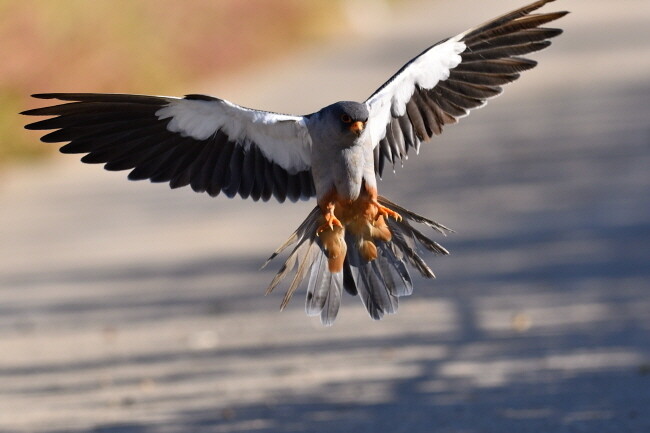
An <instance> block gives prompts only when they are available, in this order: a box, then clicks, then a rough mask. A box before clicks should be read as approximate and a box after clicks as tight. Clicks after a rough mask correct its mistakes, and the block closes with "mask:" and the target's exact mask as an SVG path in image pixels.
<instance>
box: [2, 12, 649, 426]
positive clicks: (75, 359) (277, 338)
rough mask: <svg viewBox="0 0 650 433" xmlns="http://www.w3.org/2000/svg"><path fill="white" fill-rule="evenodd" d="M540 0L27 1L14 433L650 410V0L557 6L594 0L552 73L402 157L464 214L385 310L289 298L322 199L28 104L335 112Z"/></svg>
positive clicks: (12, 34)
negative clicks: (409, 287) (302, 226)
mask: <svg viewBox="0 0 650 433" xmlns="http://www.w3.org/2000/svg"><path fill="white" fill-rule="evenodd" d="M524 3H525V1H522V0H499V1H496V0H490V1H481V2H477V1H470V0H455V1H453V2H451V1H443V0H435V1H434V0H432V1H423V0H393V1H370V0H365V1H364V0H355V1H345V2H344V1H331V0H330V1H327V2H326V1H312V2H301V1H297V0H293V1H289V0H281V1H263V0H251V1H247V2H238V1H234V0H232V1H230V0H222V1H207V0H206V1H203V0H201V1H191V2H189V1H187V2H175V1H167V0H162V1H161V0H158V1H153V0H152V1H148V0H139V1H122V0H111V1H108V0H94V1H92V2H90V1H81V0H80V1H75V0H62V1H57V2H46V1H39V0H33V1H32V0H24V1H21V2H14V1H10V0H0V52H1V53H3V59H2V62H0V353H1V354H2V355H1V356H0V432H1V433H5V432H7V433H8V432H12V433H13V432H47V433H63V432H73V433H89V432H111V433H116V432H120V433H122V432H124V433H154V432H155V433H158V432H240V431H252V432H263V433H275V432H331V431H336V432H352V431H354V432H355V433H360V432H376V431H390V432H406V431H409V432H430V431H438V432H477V433H478V432H482V433H483V432H502V431H516V432H539V431H552V432H577V431H590V432H595V431H597V432H628V431H629V432H644V431H650V411H649V410H648V408H649V407H650V193H649V192H650V170H649V169H648V168H649V167H650V123H649V120H650V109H649V108H648V101H649V100H650V82H649V80H648V77H650V37H649V36H650V34H649V33H648V30H647V23H648V22H650V5H648V4H647V1H645V0H626V1H625V2H618V3H617V4H616V5H614V4H612V2H610V1H606V0H590V1H589V2H587V1H576V0H563V1H562V0H560V1H558V2H556V3H553V4H550V5H548V6H546V8H545V10H547V11H550V10H559V9H568V10H571V11H572V14H571V15H569V16H567V17H565V18H563V19H562V20H561V21H559V22H557V23H553V24H554V25H555V26H557V27H561V28H563V29H565V34H564V35H562V36H561V37H559V38H558V39H556V40H554V44H553V46H552V47H551V48H550V49H548V50H547V51H544V52H541V53H536V54H534V55H532V56H531V57H533V58H535V59H536V60H539V62H540V64H539V66H538V67H537V68H536V69H534V70H532V71H530V72H528V73H526V74H524V75H523V77H522V78H521V80H519V81H518V82H516V83H515V84H513V85H511V86H509V87H508V88H507V89H506V92H505V93H504V95H502V96H500V97H499V98H498V99H495V100H493V101H491V102H490V103H489V104H488V107H487V108H485V109H482V110H478V111H476V112H474V113H473V114H472V115H471V116H469V117H468V118H466V119H463V120H462V121H461V122H460V124H459V125H455V126H451V127H449V128H447V130H446V132H445V133H444V134H443V135H442V136H441V137H438V138H436V139H434V140H433V141H432V142H431V143H428V144H427V145H426V146H423V148H422V150H421V152H420V155H419V156H418V157H412V158H410V159H409V160H408V161H407V162H406V163H405V167H404V168H400V167H397V168H396V174H395V175H393V174H392V173H386V174H385V175H384V179H383V180H382V182H381V183H380V191H381V193H382V194H383V195H385V196H387V197H389V198H391V199H393V200H394V201H396V202H398V203H400V204H402V205H404V206H406V207H408V208H412V209H414V210H415V211H417V212H419V213H422V214H424V215H428V216H430V217H432V218H434V219H436V220H438V221H440V222H441V223H443V224H445V225H447V226H450V227H452V228H453V229H455V230H456V233H455V234H453V235H450V236H448V237H447V238H443V239H437V240H438V241H440V242H441V243H442V244H443V245H445V246H446V247H447V248H448V249H449V250H450V251H451V253H452V254H451V255H450V256H448V257H442V258H436V257H432V256H429V257H427V260H428V262H429V263H430V264H431V266H432V268H433V269H434V271H435V272H436V274H437V275H438V279H437V280H435V281H433V282H431V281H423V280H421V279H416V282H415V285H416V288H415V293H414V294H413V295H412V296H411V297H409V298H404V299H402V301H401V303H400V312H399V314H397V315H394V316H390V317H387V318H385V319H384V320H382V321H380V322H374V321H372V320H371V319H370V318H369V317H368V316H367V314H366V312H365V310H364V309H363V307H362V305H361V303H360V302H359V300H358V299H357V298H352V297H349V296H345V297H344V302H343V307H342V311H341V312H340V315H339V319H338V320H337V322H336V324H335V325H334V326H333V327H332V328H323V327H321V326H320V324H319V323H318V320H317V319H312V318H308V317H306V316H305V315H304V312H303V306H302V300H301V299H300V298H301V296H300V294H298V295H297V296H295V297H294V300H293V301H292V303H291V304H290V306H289V307H288V308H287V310H285V311H283V312H279V311H278V308H279V304H280V301H281V298H282V294H281V293H274V294H272V295H270V296H266V297H264V296H263V292H264V289H265V288H266V286H267V285H268V282H269V281H270V280H271V278H272V276H273V274H274V272H275V271H277V268H278V267H279V265H280V264H279V263H275V264H272V265H271V266H270V267H269V269H265V270H263V271H258V269H259V266H260V265H261V264H262V263H263V262H264V260H265V259H266V257H268V255H269V254H270V253H271V252H272V251H273V250H274V249H275V248H276V247H277V246H278V245H279V244H280V243H282V242H283V241H284V240H285V239H286V237H287V236H288V235H289V234H290V233H291V232H292V231H293V230H294V229H295V227H296V226H297V225H298V224H299V223H300V222H301V221H302V220H303V219H304V217H305V216H306V214H307V213H308V212H309V210H310V209H311V207H312V206H313V203H305V202H301V203H296V204H290V203H286V204H282V205H280V204H277V203H271V202H270V203H253V202H248V201H244V200H241V199H233V200H228V199H226V198H224V197H218V198H216V199H211V198H210V197H208V196H207V195H200V194H196V193H193V192H192V191H191V190H189V189H188V188H185V189H180V190H173V191H172V190H169V188H168V187H167V186H166V185H160V184H150V183H148V182H128V181H127V180H126V173H109V172H105V171H103V170H102V169H101V167H100V166H87V165H83V164H80V163H79V162H78V158H77V157H75V156H70V155H60V154H58V153H57V152H56V148H53V147H52V145H46V144H42V143H40V142H39V141H38V134H37V133H33V131H26V130H24V129H23V125H24V124H25V123H26V122H27V121H28V119H25V118H22V117H21V116H19V115H18V114H17V113H18V112H19V111H23V110H25V109H29V108H34V107H36V106H38V103H39V101H35V100H31V99H30V98H29V95H30V94H32V93H38V92H65V91H71V92H83V91H89V92H130V93H144V94H168V95H179V96H180V95H183V94H187V93H208V94H212V95H215V96H219V97H222V98H225V99H228V100H231V101H233V102H236V103H238V104H241V105H244V106H250V107H255V108H261V109H267V110H272V111H278V112H289V113H309V112H313V111H315V110H318V109H319V108H320V107H322V106H324V105H326V104H329V103H331V102H334V101H336V100H342V99H346V100H358V101H362V100H365V98H367V96H369V95H370V94H371V93H372V92H373V91H374V90H375V89H376V88H377V87H379V85H381V84H382V83H383V82H384V81H385V80H386V79H388V77H390V76H391V75H392V74H393V73H394V72H395V71H397V70H398V69H399V68H400V67H401V66H402V65H403V64H404V63H405V62H407V61H408V60H409V59H410V58H412V57H413V56H415V55H416V54H418V53H420V52H421V51H422V50H423V49H425V48H426V47H428V46H429V45H431V44H432V43H435V42H437V41H438V40H440V39H443V38H446V37H448V36H450V35H454V34H457V33H459V32H460V31H463V30H465V29H466V28H469V27H472V26H474V25H476V24H478V23H480V22H483V21H485V20H487V19H490V18H493V17H495V16H497V15H500V14H502V13H504V12H507V11H509V10H511V9H514V8H517V7H520V6H522V5H523V4H524ZM477 5H480V7H477Z"/></svg>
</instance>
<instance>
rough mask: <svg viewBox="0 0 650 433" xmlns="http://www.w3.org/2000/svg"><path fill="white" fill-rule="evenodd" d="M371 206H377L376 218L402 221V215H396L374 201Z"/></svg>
mask: <svg viewBox="0 0 650 433" xmlns="http://www.w3.org/2000/svg"><path fill="white" fill-rule="evenodd" d="M373 204H374V205H375V206H377V218H379V217H380V216H384V217H386V218H393V219H394V220H395V221H402V215H400V214H398V213H397V212H395V211H394V210H392V209H389V208H387V207H386V206H382V205H380V204H379V202H378V201H377V200H374V201H373ZM377 218H375V219H377Z"/></svg>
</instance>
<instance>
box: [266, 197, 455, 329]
mask: <svg viewBox="0 0 650 433" xmlns="http://www.w3.org/2000/svg"><path fill="white" fill-rule="evenodd" d="M378 201H379V203H380V204H381V205H383V206H385V207H387V208H389V209H390V210H392V211H394V212H397V213H399V214H401V215H402V217H403V219H402V220H401V221H394V220H392V219H390V220H387V224H388V229H389V230H390V233H391V234H392V236H388V237H385V238H386V239H388V240H380V239H381V237H380V236H379V237H378V236H376V237H375V238H374V241H373V243H372V245H369V244H368V242H369V241H368V238H367V237H362V236H356V235H354V234H353V231H352V230H348V231H345V230H343V229H341V230H336V231H333V232H332V233H333V235H332V236H329V237H324V236H322V237H319V236H317V234H316V232H317V229H318V227H319V226H320V224H321V223H322V214H321V211H320V209H319V208H318V206H316V207H315V208H314V209H313V210H312V211H311V212H310V214H309V215H308V216H307V219H305V221H303V223H302V224H301V225H300V226H299V227H298V229H297V230H296V231H295V232H294V233H293V234H292V235H291V236H290V237H289V239H287V241H286V242H285V243H284V244H283V245H281V246H280V247H279V248H278V249H277V250H276V251H275V252H274V253H273V254H272V255H271V257H269V259H268V260H267V261H266V263H265V264H264V266H266V265H267V264H268V263H269V262H270V261H271V260H273V259H274V258H275V257H277V256H278V254H280V253H282V252H283V251H284V250H285V249H287V248H288V247H290V246H292V245H294V244H295V247H294V248H293V250H292V251H291V253H290V254H289V256H288V257H287V259H286V261H285V262H284V265H283V266H282V267H281V268H280V270H279V271H278V273H277V274H276V275H275V278H273V281H271V284H270V285H269V287H268V289H267V290H266V293H267V294H268V293H270V292H271V291H273V289H275V288H276V287H277V286H278V285H279V284H280V283H281V282H282V281H283V280H284V279H285V278H286V277H287V275H289V274H290V273H291V271H292V270H293V269H294V268H295V269H296V272H295V275H294V277H293V280H292V281H291V284H290V285H289V288H288V289H287V292H286V293H285V295H284V299H283V301H282V307H281V308H284V307H286V305H287V304H288V303H289V300H290V299H291V297H292V296H293V294H294V292H295V291H296V289H297V288H298V287H299V286H300V283H301V282H302V281H303V280H304V279H305V277H306V276H307V273H309V282H308V284H307V299H306V301H305V310H306V312H307V315H309V316H316V315H320V318H321V323H322V324H323V325H326V326H329V325H332V324H333V323H334V320H336V316H337V315H338V312H339V307H340V305H341V297H342V294H343V290H345V291H346V292H348V293H349V294H351V295H353V296H354V295H359V297H360V298H361V302H363V305H364V306H365V307H366V309H367V310H368V313H369V314H370V316H371V317H372V318H373V319H375V320H379V319H381V318H382V317H383V316H384V314H393V313H396V312H397V304H398V299H399V298H400V297H401V296H408V295H410V294H411V293H412V292H413V283H412V281H411V276H410V274H409V271H408V268H407V266H406V265H407V264H409V265H411V266H412V267H413V268H415V269H416V270H417V271H419V272H420V274H421V275H422V276H423V277H425V278H435V275H434V273H433V271H432V270H431V268H429V266H428V265H427V264H426V263H425V262H424V260H423V259H422V257H420V256H419V255H418V245H421V246H422V247H424V248H425V249H427V250H429V251H431V252H433V253H435V254H439V255H447V254H449V252H448V251H447V250H446V249H445V248H444V247H442V246H441V245H440V244H438V243H437V242H435V241H433V240H431V239H429V238H428V237H427V236H426V235H424V234H422V233H421V232H420V231H419V230H417V229H416V228H414V227H413V226H412V225H411V223H418V224H424V225H426V226H428V227H430V228H432V229H434V230H435V231H437V232H438V233H441V234H443V235H446V234H447V233H449V232H453V230H451V229H449V228H447V227H445V226H443V225H442V224H439V223H437V222H435V221H432V220H430V219H427V218H425V217H423V216H420V215H418V214H416V213H414V212H412V211H409V210H407V209H405V208H403V207H401V206H399V205H397V204H395V203H393V202H391V201H389V200H388V199H386V198H384V197H379V198H378ZM369 247H370V248H372V249H373V251H372V254H370V255H369V254H368V252H367V251H368V248H369ZM374 249H376V253H375V251H374ZM369 256H370V257H371V258H370V259H369ZM340 261H342V266H339V265H340V263H339V262H340ZM264 266H263V267H264Z"/></svg>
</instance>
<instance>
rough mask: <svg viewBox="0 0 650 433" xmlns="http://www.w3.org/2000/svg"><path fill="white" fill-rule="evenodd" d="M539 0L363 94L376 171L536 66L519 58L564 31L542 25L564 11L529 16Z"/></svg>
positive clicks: (431, 51)
mask: <svg viewBox="0 0 650 433" xmlns="http://www.w3.org/2000/svg"><path fill="white" fill-rule="evenodd" d="M552 1H554V0H541V1H537V2H535V3H533V4H531V5H528V6H525V7H523V8H521V9H518V10H516V11H513V12H510V13H508V14H505V15H503V16H501V17H499V18H496V19H493V20H491V21H488V22H487V23H484V24H482V25H480V26H478V27H476V28H474V29H470V30H468V31H466V32H463V33H461V34H459V35H457V36H455V37H453V38H451V39H447V40H445V41H442V42H439V43H438V44H436V45H434V46H432V47H430V48H428V49H427V50H425V51H424V52H423V53H422V54H420V55H419V56H417V57H416V58H414V59H412V60H411V61H410V62H409V63H407V64H406V65H404V67H403V68H402V69H401V70H399V71H398V72H397V73H396V74H395V75H394V76H393V77H392V78H391V79H390V80H388V81H387V82H386V83H385V84H384V85H383V86H381V87H380V88H379V89H378V90H377V91H376V92H375V93H374V94H373V95H372V96H370V98H368V100H366V105H367V107H368V111H369V113H370V117H369V120H368V126H367V129H368V130H369V131H370V134H371V139H372V141H373V145H374V151H375V171H376V172H377V173H378V174H379V175H381V174H382V172H383V169H384V164H385V162H386V161H388V162H390V163H392V164H393V166H394V164H395V162H396V161H397V160H400V161H401V160H403V159H404V158H405V157H406V156H407V153H408V150H409V149H410V148H415V150H416V152H417V151H418V150H419V148H420V143H421V142H423V141H427V140H429V139H430V138H431V137H432V136H433V135H439V134H440V133H442V127H443V125H446V124H451V123H456V122H457V121H458V119H460V118H461V117H464V116H466V115H468V114H469V110H471V109H473V108H479V107H482V106H483V105H485V104H486V102H487V99H489V98H493V97H495V96H497V95H500V94H501V92H502V87H501V86H502V85H504V84H508V83H511V82H513V81H515V80H516V79H518V78H519V74H520V72H522V71H525V70H528V69H531V68H533V67H535V65H536V64H537V63H536V62H535V61H533V60H529V59H525V58H522V57H519V56H522V55H525V54H528V53H531V52H534V51H538V50H541V49H544V48H546V47H548V46H549V45H550V44H551V43H550V41H549V39H550V38H553V37H555V36H558V35H559V34H560V33H562V30H559V29H551V28H542V27H540V26H542V25H543V24H546V23H548V22H550V21H553V20H556V19H558V18H561V17H563V16H564V15H566V14H567V13H568V12H554V13H545V14H531V12H533V11H535V10H536V9H539V8H541V7H542V6H544V5H545V4H546V3H549V2H552Z"/></svg>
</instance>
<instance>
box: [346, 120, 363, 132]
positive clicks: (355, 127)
mask: <svg viewBox="0 0 650 433" xmlns="http://www.w3.org/2000/svg"><path fill="white" fill-rule="evenodd" d="M365 127H366V124H365V122H361V121H359V120H357V121H356V122H354V123H352V125H350V131H352V132H354V133H355V134H357V135H361V133H362V132H363V129H364V128H365Z"/></svg>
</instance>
